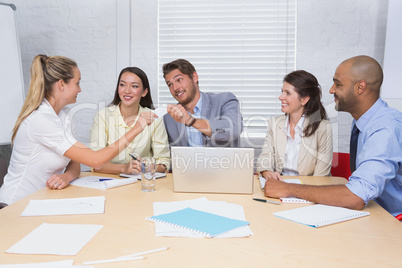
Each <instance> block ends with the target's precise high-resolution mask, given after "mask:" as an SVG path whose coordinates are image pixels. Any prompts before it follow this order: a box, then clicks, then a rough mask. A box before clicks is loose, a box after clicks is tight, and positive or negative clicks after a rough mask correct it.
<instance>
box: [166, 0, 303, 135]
mask: <svg viewBox="0 0 402 268" xmlns="http://www.w3.org/2000/svg"><path fill="white" fill-rule="evenodd" d="M158 25H159V29H158V95H159V97H158V103H175V102H176V101H175V100H174V98H173V97H172V96H171V94H170V92H169V89H168V87H167V86H166V83H165V80H164V79H163V73H162V65H163V64H164V63H167V62H170V61H172V60H175V59H178V58H183V59H187V60H189V61H190V62H191V63H192V64H193V65H194V67H195V68H196V70H197V73H198V76H199V85H200V90H201V91H204V92H227V91H229V92H232V93H233V94H235V95H236V96H237V98H238V99H239V101H240V107H241V112H242V115H243V123H244V131H243V132H248V133H260V134H262V133H265V131H266V122H267V119H268V118H269V117H271V116H274V115H278V114H280V113H281V111H280V102H279V101H278V97H279V94H280V92H281V87H282V81H283V77H284V75H285V74H287V73H289V72H291V71H293V70H294V68H295V47H296V38H295V37H296V0H287V1H281V0H275V1H273V0H243V1H242V0H211V1H205V0H204V1H197V0H159V1H158Z"/></svg>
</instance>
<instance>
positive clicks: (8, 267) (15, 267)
mask: <svg viewBox="0 0 402 268" xmlns="http://www.w3.org/2000/svg"><path fill="white" fill-rule="evenodd" d="M55 267H57V268H81V267H82V268H84V267H86V268H90V267H93V266H86V265H85V266H84V265H74V260H65V261H51V262H35V263H19V264H0V268H55Z"/></svg>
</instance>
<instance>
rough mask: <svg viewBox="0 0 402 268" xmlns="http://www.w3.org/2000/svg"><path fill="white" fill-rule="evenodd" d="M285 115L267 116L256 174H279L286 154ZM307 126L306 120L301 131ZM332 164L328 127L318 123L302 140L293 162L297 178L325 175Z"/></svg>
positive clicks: (330, 139) (324, 121)
mask: <svg viewBox="0 0 402 268" xmlns="http://www.w3.org/2000/svg"><path fill="white" fill-rule="evenodd" d="M285 122H286V115H281V116H277V117H271V118H270V119H269V121H268V132H267V136H266V137H265V141H264V145H263V147H262V152H261V154H260V156H259V158H258V162H257V172H258V174H260V173H261V172H263V171H265V170H270V171H277V172H279V173H282V170H283V167H284V159H285V154H286V142H287V135H286V130H285ZM309 123H310V118H309V117H306V119H305V121H304V124H303V129H305V127H306V126H308V124H309ZM331 163H332V127H331V123H330V122H329V120H323V121H321V123H320V125H319V126H318V128H317V130H316V131H315V132H314V134H313V135H311V136H310V137H302V140H301V142H300V150H299V155H298V160H297V171H298V172H299V175H300V176H329V175H330V171H331Z"/></svg>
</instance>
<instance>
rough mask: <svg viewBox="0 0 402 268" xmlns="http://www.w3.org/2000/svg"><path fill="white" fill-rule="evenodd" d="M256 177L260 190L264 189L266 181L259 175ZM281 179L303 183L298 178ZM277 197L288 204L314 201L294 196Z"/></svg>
mask: <svg viewBox="0 0 402 268" xmlns="http://www.w3.org/2000/svg"><path fill="white" fill-rule="evenodd" d="M258 179H259V180H260V185H261V190H264V186H265V181H266V180H265V178H264V177H262V176H260V177H259V178H258ZM283 181H284V182H287V183H294V184H303V182H302V181H301V180H299V179H284V180H283ZM279 199H280V200H281V201H282V203H284V204H286V203H288V204H290V203H314V202H310V201H307V200H304V199H300V198H296V197H282V198H279Z"/></svg>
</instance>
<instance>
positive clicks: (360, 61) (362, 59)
mask: <svg viewBox="0 0 402 268" xmlns="http://www.w3.org/2000/svg"><path fill="white" fill-rule="evenodd" d="M342 64H346V65H349V66H350V74H351V77H352V79H353V82H354V83H356V82H358V81H360V80H364V81H366V83H367V87H368V88H369V90H370V91H371V92H372V93H374V94H376V95H379V94H380V87H381V84H382V80H383V72H382V68H381V65H380V64H379V63H378V62H377V61H376V60H375V59H373V58H371V57H369V56H365V55H361V56H356V57H353V58H350V59H347V60H345V61H343V62H342V63H341V65H342Z"/></svg>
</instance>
